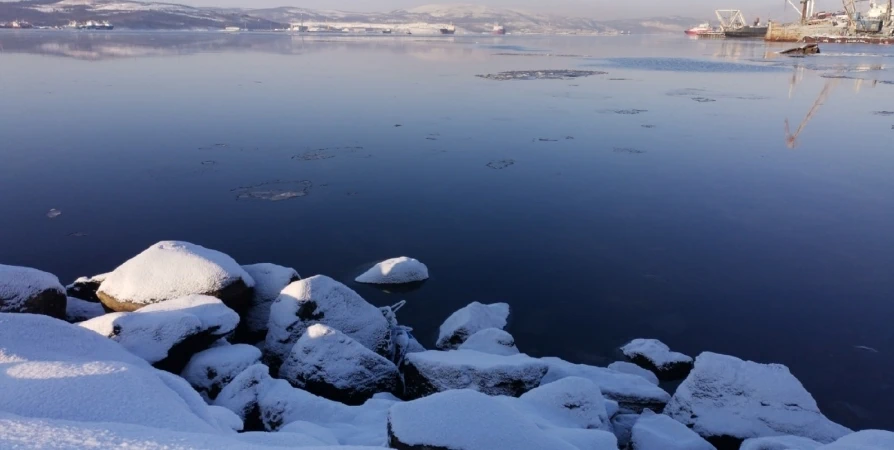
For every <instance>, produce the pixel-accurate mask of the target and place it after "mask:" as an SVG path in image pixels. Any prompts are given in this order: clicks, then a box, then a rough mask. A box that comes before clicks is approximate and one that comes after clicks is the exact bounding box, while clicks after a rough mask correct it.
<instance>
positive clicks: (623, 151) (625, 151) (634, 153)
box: [612, 147, 646, 155]
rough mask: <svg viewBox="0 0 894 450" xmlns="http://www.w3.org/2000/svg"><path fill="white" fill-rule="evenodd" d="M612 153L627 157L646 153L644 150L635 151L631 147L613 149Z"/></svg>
mask: <svg viewBox="0 0 894 450" xmlns="http://www.w3.org/2000/svg"><path fill="white" fill-rule="evenodd" d="M612 151H613V152H615V153H627V154H629V155H640V154H643V153H645V152H646V151H645V150H637V149H635V148H631V147H615V148H613V149H612Z"/></svg>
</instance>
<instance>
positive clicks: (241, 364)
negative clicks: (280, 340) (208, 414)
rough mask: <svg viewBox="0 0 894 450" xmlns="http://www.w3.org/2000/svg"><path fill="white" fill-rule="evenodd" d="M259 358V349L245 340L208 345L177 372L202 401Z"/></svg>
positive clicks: (206, 399)
mask: <svg viewBox="0 0 894 450" xmlns="http://www.w3.org/2000/svg"><path fill="white" fill-rule="evenodd" d="M259 362H261V351H260V350H258V349H257V348H255V347H253V346H251V345H247V344H236V345H227V346H218V347H212V348H209V349H208V350H203V351H201V352H199V353H196V354H195V355H193V357H192V358H191V359H190V360H189V362H188V363H187V364H186V367H185V368H184V369H183V372H182V373H181V374H180V376H182V377H183V378H184V379H185V380H186V381H188V382H189V384H190V385H192V387H193V388H195V390H196V391H197V392H198V393H199V394H201V395H202V398H204V399H205V401H211V400H214V399H215V398H217V394H219V393H220V391H221V389H223V388H224V386H226V385H227V384H229V383H230V381H233V378H235V377H236V375H239V374H240V373H242V372H243V371H244V370H245V369H247V368H249V367H250V366H253V365H255V364H257V363H259Z"/></svg>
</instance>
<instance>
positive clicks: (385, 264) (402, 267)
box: [354, 256, 428, 284]
mask: <svg viewBox="0 0 894 450" xmlns="http://www.w3.org/2000/svg"><path fill="white" fill-rule="evenodd" d="M427 279H428V267H425V264H422V263H421V262H419V261H417V260H415V259H413V258H407V257H406V256H402V257H400V258H392V259H389V260H386V261H382V262H380V263H378V264H376V265H375V266H373V267H372V268H371V269H369V270H367V271H366V272H364V273H363V274H361V275H360V276H359V277H357V279H355V280H354V281H356V282H358V283H367V284H406V283H417V282H420V281H425V280H427Z"/></svg>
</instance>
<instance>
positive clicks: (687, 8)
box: [164, 0, 841, 21]
mask: <svg viewBox="0 0 894 450" xmlns="http://www.w3.org/2000/svg"><path fill="white" fill-rule="evenodd" d="M164 1H168V2H172V3H185V4H189V5H194V6H237V7H254V8H265V7H271V6H300V7H306V8H314V9H341V10H345V11H391V10H395V9H405V8H412V7H414V6H421V5H427V4H433V3H434V4H442V3H443V4H449V3H468V4H479V5H487V6H495V7H501V8H515V9H523V10H529V11H533V12H541V13H555V14H562V15H570V16H586V17H593V18H596V19H616V18H642V17H651V16H664V15H680V16H690V17H696V18H704V19H709V18H710V19H713V18H714V10H715V9H722V8H735V9H741V10H742V11H743V12H744V14H745V16H746V19H747V20H749V21H751V20H753V18H754V17H756V16H759V17H761V18H762V19H766V18H768V17H770V18H780V19H781V18H783V17H796V16H797V14H796V13H795V11H794V10H793V9H792V8H791V7H790V6H788V5H784V0H466V1H462V0H460V1H456V2H451V1H445V0H164ZM792 1H793V2H794V3H795V4H797V3H798V2H799V0H792ZM840 6H841V3H840V2H836V1H835V0H819V7H818V8H817V10H822V9H823V8H824V7H825V8H828V9H835V8H840Z"/></svg>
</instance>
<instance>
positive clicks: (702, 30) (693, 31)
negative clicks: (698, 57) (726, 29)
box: [684, 22, 714, 36]
mask: <svg viewBox="0 0 894 450" xmlns="http://www.w3.org/2000/svg"><path fill="white" fill-rule="evenodd" d="M713 31H714V27H712V26H711V24H710V23H708V22H705V23H703V24H701V25H699V26H697V27H692V28H690V29H688V30H686V31H684V33H686V34H688V35H690V36H699V35H702V34H708V33H711V32H713Z"/></svg>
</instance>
